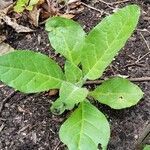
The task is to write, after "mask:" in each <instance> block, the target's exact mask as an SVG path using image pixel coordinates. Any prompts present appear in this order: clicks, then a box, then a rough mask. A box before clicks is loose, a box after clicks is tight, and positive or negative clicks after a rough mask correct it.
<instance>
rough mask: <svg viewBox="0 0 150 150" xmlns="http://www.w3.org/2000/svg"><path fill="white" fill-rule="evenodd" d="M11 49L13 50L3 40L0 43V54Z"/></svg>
mask: <svg viewBox="0 0 150 150" xmlns="http://www.w3.org/2000/svg"><path fill="white" fill-rule="evenodd" d="M12 51H14V49H13V48H12V47H11V46H10V45H9V44H7V43H4V42H2V43H0V56H1V55H4V54H7V53H10V52H12Z"/></svg>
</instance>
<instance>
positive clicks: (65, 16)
mask: <svg viewBox="0 0 150 150" xmlns="http://www.w3.org/2000/svg"><path fill="white" fill-rule="evenodd" d="M59 16H61V17H64V18H67V19H72V18H73V17H74V16H75V15H73V14H59Z"/></svg>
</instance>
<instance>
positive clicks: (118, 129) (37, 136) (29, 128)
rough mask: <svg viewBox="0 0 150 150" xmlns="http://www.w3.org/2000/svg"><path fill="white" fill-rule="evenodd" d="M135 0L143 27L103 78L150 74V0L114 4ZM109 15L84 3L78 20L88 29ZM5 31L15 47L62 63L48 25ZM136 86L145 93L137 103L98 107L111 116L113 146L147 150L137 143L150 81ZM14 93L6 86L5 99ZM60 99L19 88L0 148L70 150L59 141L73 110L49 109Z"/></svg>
mask: <svg viewBox="0 0 150 150" xmlns="http://www.w3.org/2000/svg"><path fill="white" fill-rule="evenodd" d="M97 1H98V0H97ZM105 1H106V0H105ZM108 2H109V1H108ZM110 2H112V1H110ZM84 3H86V4H87V5H90V6H93V7H95V8H97V9H100V10H103V11H104V12H105V13H111V12H112V11H113V8H110V7H108V5H106V4H104V3H101V2H97V3H94V1H91V2H89V1H84ZM130 3H136V4H138V5H140V6H141V9H142V16H141V18H140V21H139V25H138V27H137V29H138V30H136V31H135V32H134V34H133V36H132V37H131V38H130V39H129V41H128V42H127V44H126V46H125V47H124V48H123V50H122V52H121V53H120V54H119V56H118V57H116V59H115V60H114V61H113V63H112V64H111V65H110V67H109V68H108V69H107V71H106V72H105V74H104V77H108V76H112V75H117V74H121V75H126V76H130V77H146V76H150V55H148V54H147V53H148V52H149V50H148V47H147V45H146V43H145V41H144V40H146V41H147V42H149V41H150V33H149V32H148V31H145V30H144V31H143V29H146V30H149V31H150V9H149V8H150V1H149V0H141V1H140V0H137V1H135V0H132V1H130V2H126V3H121V4H119V5H118V4H115V5H113V7H122V6H124V5H127V4H130ZM104 16H105V14H104V15H102V16H101V15H100V13H99V12H98V11H95V10H93V9H91V8H87V7H85V9H84V11H83V12H81V13H79V14H78V15H76V17H75V20H77V21H79V22H80V23H81V24H82V26H83V27H84V28H85V30H86V31H87V32H88V31H89V30H90V29H91V28H92V27H93V26H95V25H96V24H97V23H98V22H99V21H100V20H101V19H102V18H103V17H104ZM5 31H6V35H7V40H6V42H8V43H9V44H10V45H11V46H12V47H14V48H16V49H29V50H34V51H40V52H42V53H44V54H46V55H48V56H50V57H52V58H53V59H55V60H57V61H58V62H59V64H61V65H62V64H63V59H62V58H61V56H60V55H59V54H56V53H55V52H54V51H53V50H52V48H51V46H50V44H49V41H48V38H47V33H46V32H45V31H44V27H43V26H41V27H39V28H38V29H36V32H35V33H30V34H17V33H15V32H14V31H13V30H12V29H11V28H10V27H6V28H5ZM143 37H144V38H143ZM148 44H150V43H148ZM145 54H147V55H146V56H145ZM143 56H145V57H143ZM141 57H143V59H141V60H140V61H139V62H138V63H137V64H136V63H135V61H136V60H138V59H139V58H141ZM136 84H137V85H139V86H140V87H141V88H142V90H143V91H144V93H145V94H144V98H143V99H142V100H141V101H140V102H139V103H138V105H136V106H133V107H131V108H128V109H123V110H113V109H110V108H109V107H107V106H105V105H101V104H98V103H95V105H96V106H97V108H98V109H99V110H101V111H102V112H104V113H105V114H106V116H107V118H108V120H109V122H110V125H111V139H110V142H109V145H108V149H109V150H138V149H142V148H139V147H137V145H138V143H139V142H141V141H142V135H143V133H144V132H145V129H146V127H147V126H148V124H149V123H150V82H148V81H145V82H136ZM12 91H14V90H13V89H11V88H9V87H7V86H4V87H1V88H0V100H1V101H2V100H3V99H5V98H6V97H7V96H8V95H9V94H10V93H11V92H12ZM55 99H56V96H55V97H51V96H49V95H48V93H47V92H45V93H39V94H30V95H25V94H23V93H20V92H16V93H15V95H14V96H12V97H11V98H10V99H9V100H8V102H7V103H6V104H5V106H4V109H3V111H2V113H1V116H0V130H1V131H0V150H65V149H66V148H65V146H64V145H63V144H62V143H61V142H60V140H59V136H58V131H59V128H60V126H61V124H62V122H63V121H64V120H65V119H66V118H67V117H68V116H69V114H70V112H66V113H65V114H63V115H61V116H55V115H53V114H52V113H51V112H50V110H49V108H50V105H51V103H52V101H54V100H55Z"/></svg>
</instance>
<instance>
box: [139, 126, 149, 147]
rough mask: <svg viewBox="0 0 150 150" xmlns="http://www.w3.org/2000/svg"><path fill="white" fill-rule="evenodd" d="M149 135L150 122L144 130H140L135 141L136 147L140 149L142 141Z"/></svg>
mask: <svg viewBox="0 0 150 150" xmlns="http://www.w3.org/2000/svg"><path fill="white" fill-rule="evenodd" d="M148 136H150V124H148V125H147V126H146V127H145V128H144V131H142V133H141V135H140V137H139V139H138V141H137V149H140V148H141V146H142V144H144V143H143V142H144V141H145V140H146V139H147V138H148Z"/></svg>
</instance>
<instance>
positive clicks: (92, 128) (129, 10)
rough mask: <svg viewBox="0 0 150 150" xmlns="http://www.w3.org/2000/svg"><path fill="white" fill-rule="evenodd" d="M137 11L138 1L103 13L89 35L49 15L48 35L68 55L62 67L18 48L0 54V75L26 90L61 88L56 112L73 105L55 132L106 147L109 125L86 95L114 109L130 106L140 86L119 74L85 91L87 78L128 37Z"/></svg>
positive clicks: (82, 146)
mask: <svg viewBox="0 0 150 150" xmlns="http://www.w3.org/2000/svg"><path fill="white" fill-rule="evenodd" d="M139 16H140V9H139V7H138V6H136V5H130V6H126V7H124V8H122V9H120V10H118V11H117V12H115V13H114V14H112V15H110V16H107V17H106V18H104V19H103V20H102V21H101V22H100V23H99V24H98V25H97V26H96V27H94V28H93V29H92V30H91V31H90V32H89V33H88V34H86V33H85V32H84V30H83V29H82V27H81V26H80V25H79V24H78V23H77V22H74V21H73V20H69V19H65V18H61V17H53V18H50V19H49V20H48V21H47V23H46V31H47V32H48V36H49V40H50V43H51V45H52V47H53V48H54V49H55V50H56V52H58V53H60V54H61V55H62V56H64V57H65V58H66V61H65V65H64V69H63V70H62V69H61V68H60V67H59V65H58V64H57V63H56V62H55V61H54V60H52V59H51V58H49V57H47V56H45V55H43V54H40V53H36V52H32V51H22V50H17V51H14V52H11V53H9V54H6V55H3V56H0V80H1V81H3V82H4V83H6V84H7V85H9V86H11V87H13V88H15V89H17V90H19V91H21V92H24V93H36V92H42V91H48V90H50V89H60V91H59V98H58V99H57V100H56V101H55V102H54V103H53V104H52V106H51V111H52V112H53V113H54V114H62V113H63V112H64V111H65V110H72V109H73V108H74V109H75V111H74V112H72V114H71V115H70V117H69V118H68V119H67V120H66V121H65V123H64V124H63V125H62V126H61V128H60V131H59V136H60V139H61V141H62V142H63V143H64V144H66V145H67V147H68V148H69V150H97V149H98V145H99V144H100V145H101V148H102V149H103V150H105V149H106V148H107V144H108V141H109V138H110V127H109V123H108V121H107V119H106V117H105V115H104V114H103V113H102V112H101V111H100V110H98V109H97V108H96V107H95V106H94V105H92V104H91V103H90V100H89V97H93V98H94V99H95V100H96V101H98V102H100V103H102V104H106V105H108V106H110V107H111V108H113V109H123V108H127V107H131V106H133V105H135V104H137V102H138V101H139V100H140V99H141V98H142V96H143V92H142V91H141V89H140V88H139V87H138V86H137V85H135V84H133V83H131V82H130V81H128V80H127V79H124V78H121V77H113V78H111V79H108V80H106V81H104V82H103V83H102V84H101V85H99V86H97V87H96V89H95V90H94V91H88V89H87V88H85V87H84V86H83V85H84V84H85V82H86V81H87V80H95V79H97V78H100V77H101V76H102V74H103V72H104V71H105V69H106V68H107V67H108V65H109V64H110V63H111V62H112V60H113V59H114V57H115V56H116V55H117V53H118V52H119V50H120V49H121V48H122V47H123V46H124V45H125V43H126V41H127V39H128V38H129V37H130V36H131V34H132V33H133V31H134V29H135V28H136V25H137V23H138V20H139Z"/></svg>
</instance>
